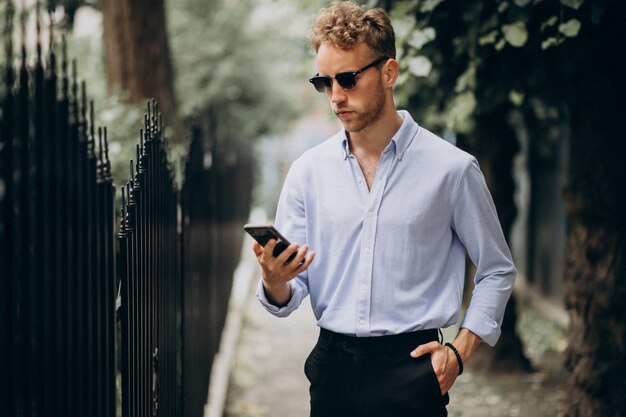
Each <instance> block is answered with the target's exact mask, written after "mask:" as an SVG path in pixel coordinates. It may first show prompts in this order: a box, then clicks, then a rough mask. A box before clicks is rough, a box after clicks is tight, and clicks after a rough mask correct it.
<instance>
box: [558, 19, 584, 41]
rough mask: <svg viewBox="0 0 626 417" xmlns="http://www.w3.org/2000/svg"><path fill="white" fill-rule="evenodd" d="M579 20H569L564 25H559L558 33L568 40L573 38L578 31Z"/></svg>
mask: <svg viewBox="0 0 626 417" xmlns="http://www.w3.org/2000/svg"><path fill="white" fill-rule="evenodd" d="M580 26H581V24H580V20H578V19H570V20H568V21H567V22H565V23H561V24H560V25H559V32H561V33H562V34H563V35H565V36H567V37H568V38H573V37H575V36H577V35H578V32H579V31H580Z"/></svg>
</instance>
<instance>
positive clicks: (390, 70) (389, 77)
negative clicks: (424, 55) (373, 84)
mask: <svg viewBox="0 0 626 417" xmlns="http://www.w3.org/2000/svg"><path fill="white" fill-rule="evenodd" d="M399 70H400V66H399V65H398V61H396V60H395V59H393V58H389V59H388V60H387V62H385V64H384V65H383V67H382V68H381V71H382V74H383V83H384V85H385V87H387V88H393V86H394V85H396V81H398V71H399Z"/></svg>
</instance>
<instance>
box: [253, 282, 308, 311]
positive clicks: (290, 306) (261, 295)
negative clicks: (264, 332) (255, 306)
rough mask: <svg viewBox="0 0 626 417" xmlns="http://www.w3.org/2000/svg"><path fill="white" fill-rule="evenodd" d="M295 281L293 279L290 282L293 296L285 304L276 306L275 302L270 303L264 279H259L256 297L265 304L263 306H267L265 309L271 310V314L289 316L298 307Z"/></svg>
mask: <svg viewBox="0 0 626 417" xmlns="http://www.w3.org/2000/svg"><path fill="white" fill-rule="evenodd" d="M293 281H294V280H291V281H289V282H288V284H289V288H291V298H290V299H289V302H288V303H287V305H285V306H282V307H278V306H275V305H274V304H272V303H270V301H269V300H268V299H267V297H266V295H265V289H264V288H263V280H262V279H259V284H258V285H257V289H256V297H257V298H258V299H259V301H260V302H261V305H263V307H265V309H266V310H267V311H269V312H270V313H271V314H273V315H274V316H276V317H287V316H288V315H290V314H291V313H292V312H293V311H294V310H295V309H296V308H298V303H297V301H296V298H297V297H296V296H295V292H296V284H295V283H294V282H293Z"/></svg>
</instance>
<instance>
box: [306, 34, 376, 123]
mask: <svg viewBox="0 0 626 417" xmlns="http://www.w3.org/2000/svg"><path fill="white" fill-rule="evenodd" d="M378 58H380V57H379V56H375V55H374V53H373V52H372V51H371V49H370V48H369V47H368V46H367V45H366V44H364V43H362V42H360V43H358V44H357V45H356V46H355V47H354V48H352V49H350V50H343V49H339V48H335V47H333V46H331V45H327V44H322V45H321V46H320V48H319V50H318V51H317V59H316V62H317V69H318V72H319V75H330V76H334V75H335V74H338V73H341V72H353V71H357V70H359V69H361V68H363V67H364V66H366V65H368V64H370V63H371V62H372V61H374V60H376V59H378ZM326 95H327V96H328V99H329V100H330V104H331V107H332V109H333V111H334V112H335V114H336V115H337V117H338V118H339V120H341V123H342V124H343V126H344V128H345V129H346V131H347V132H350V133H354V132H359V131H361V130H362V129H364V128H365V127H367V126H369V125H371V124H372V123H374V122H376V121H377V120H378V119H379V118H380V117H381V115H382V111H383V108H384V106H385V99H386V98H385V90H384V88H383V85H382V82H381V74H380V69H379V67H378V66H377V67H373V68H370V69H368V70H366V71H364V72H362V73H361V74H359V75H358V76H357V82H356V85H355V86H354V87H353V88H351V89H349V90H345V89H343V88H342V87H341V86H340V85H339V83H337V81H336V80H334V79H333V84H332V87H331V88H329V89H327V91H326Z"/></svg>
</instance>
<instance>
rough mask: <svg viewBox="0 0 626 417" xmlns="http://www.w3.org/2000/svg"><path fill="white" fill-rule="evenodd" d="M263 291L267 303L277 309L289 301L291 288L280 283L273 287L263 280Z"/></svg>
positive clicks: (284, 283)
mask: <svg viewBox="0 0 626 417" xmlns="http://www.w3.org/2000/svg"><path fill="white" fill-rule="evenodd" d="M263 291H264V292H265V297H266V298H267V301H269V302H270V303H271V304H273V305H275V306H277V307H284V306H286V305H287V304H289V301H290V300H291V286H290V285H289V283H288V282H280V283H278V284H275V285H270V284H268V283H267V282H266V281H265V280H263Z"/></svg>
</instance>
